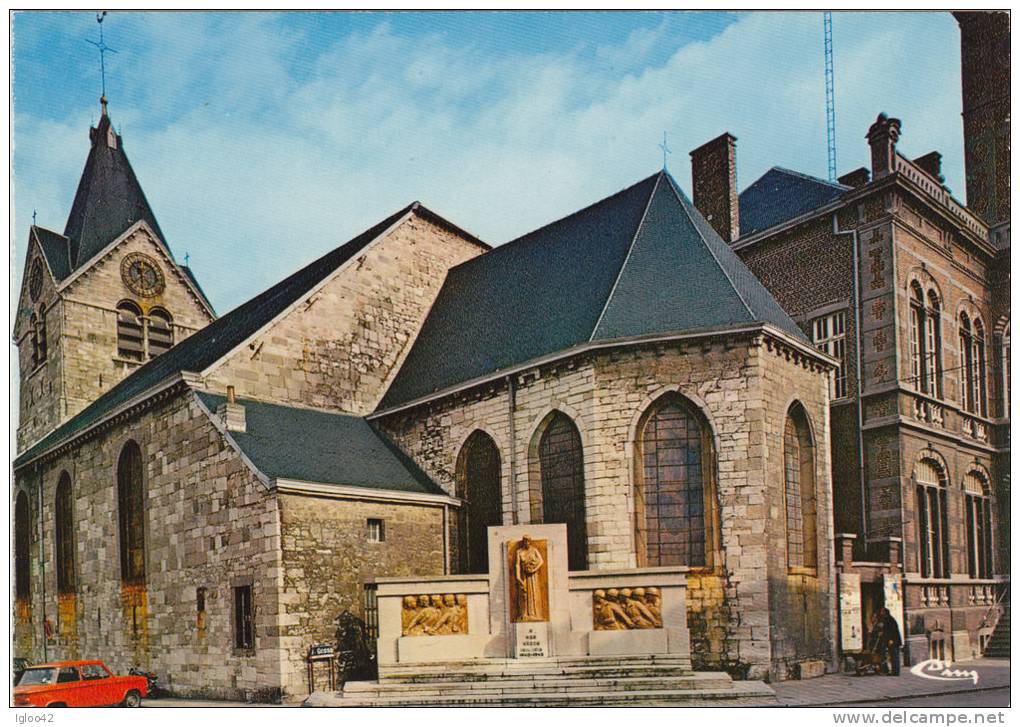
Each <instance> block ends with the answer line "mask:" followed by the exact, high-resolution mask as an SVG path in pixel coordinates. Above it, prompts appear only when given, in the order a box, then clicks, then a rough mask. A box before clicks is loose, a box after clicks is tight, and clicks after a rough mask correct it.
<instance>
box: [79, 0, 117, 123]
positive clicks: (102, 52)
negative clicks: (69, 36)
mask: <svg viewBox="0 0 1020 727" xmlns="http://www.w3.org/2000/svg"><path fill="white" fill-rule="evenodd" d="M105 18H106V11H105V10H104V11H103V12H101V13H96V22H97V23H99V42H98V43H97V42H96V41H94V40H88V39H87V38H86V39H85V42H86V43H91V44H92V45H94V46H95V47H96V48H98V49H99V72H100V74H101V75H102V79H103V98H102V102H103V110H104V112H105V110H106V54H107V53H108V52H109V53H116V52H117V51H115V50H114V49H113V48H111V47H110V46H108V45H107V44H106V42H105V41H104V40H103V20H104V19H105Z"/></svg>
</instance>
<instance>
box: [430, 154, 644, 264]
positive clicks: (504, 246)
mask: <svg viewBox="0 0 1020 727" xmlns="http://www.w3.org/2000/svg"><path fill="white" fill-rule="evenodd" d="M661 173H662V172H661V171H660V172H656V173H655V174H650V175H649V176H647V177H645V178H643V179H640V180H638V181H637V182H634V184H631V185H629V186H627V187H624V188H623V189H621V190H619V191H616V192H613V193H612V194H609V195H606V196H605V197H603V198H602V199H600V200H598V201H597V202H592V203H591V204H589V205H587V206H585V207H582V208H581V209H579V210H576V211H575V212H571V213H570V214H569V215H565V216H563V217H560V218H559V219H556V220H553V221H552V222H547V223H546V224H544V225H541V226H540V227H536V228H535V229H533V230H531V231H530V232H526V233H524V234H523V235H518V236H517V237H515V238H513V239H511V240H507V241H506V242H504V243H501V244H499V245H495V246H493V247H492V248H491V249H490V250H489V252H487V253H485V254H484V255H478V256H477V257H473V258H471V259H470V260H465V261H464V262H462V263H459V264H458V265H454V266H453V267H452V268H450V271H451V272H452V271H454V270H458V269H460V268H464V267H468V266H470V265H471V264H472V263H478V261H480V260H481V259H482V258H483V257H488V256H490V255H494V254H497V253H505V251H507V250H512V249H513V247H514V246H515V245H518V244H524V243H526V242H530V241H531V240H533V239H535V238H536V236H537V235H538V234H539V233H542V232H545V231H547V230H548V228H550V227H554V226H556V225H560V224H566V223H569V222H570V221H572V220H573V219H574V218H576V217H579V216H581V215H583V214H585V213H587V212H590V211H591V210H592V209H593V208H595V207H598V206H599V205H601V204H604V203H606V202H608V201H610V200H612V199H615V198H617V197H622V196H623V195H625V194H627V193H628V192H630V191H631V190H633V189H634V188H635V187H639V186H641V185H642V184H647V183H648V181H649V180H651V179H653V178H654V177H656V176H658V175H659V174H661ZM648 196H649V199H651V193H649V195H648ZM528 238H531V239H528Z"/></svg>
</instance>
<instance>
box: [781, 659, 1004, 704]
mask: <svg viewBox="0 0 1020 727" xmlns="http://www.w3.org/2000/svg"><path fill="white" fill-rule="evenodd" d="M953 667H954V668H956V669H967V670H974V671H976V672H977V673H978V683H977V684H974V683H972V682H971V681H958V682H947V681H938V680H935V679H926V678H924V677H919V676H916V675H914V674H911V673H910V670H909V669H907V668H904V669H903V670H902V671H901V672H900V675H899V676H898V677H887V676H867V677H858V676H853V675H849V674H826V675H825V676H823V677H819V678H817V679H808V680H806V681H796V680H795V681H788V682H781V683H779V684H776V685H774V689H775V690H776V697H777V698H778V699H779V703H780V705H782V706H788V707H793V706H799V707H806V706H825V705H830V704H860V705H861V706H865V705H872V706H874V705H879V706H886V705H891V704H899V703H900V702H901V701H903V700H910V701H914V700H917V701H918V702H919V703H918V704H917V705H910V706H922V705H921V704H920V702H921V701H923V700H924V699H926V698H929V697H926V696H925V695H944V694H950V695H954V694H957V695H958V694H959V693H961V692H973V694H972V695H968V696H967V698H966V699H967V700H968V701H971V700H973V701H975V702H976V703H977V704H975V705H974V706H979V705H980V706H984V705H981V702H980V700H981V697H980V695H982V694H985V695H989V697H988V698H989V699H992V698H996V695H997V694H998V693H999V691H1000V690H1005V691H1006V692H1007V695H1006V696H1007V698H1008V687H1009V684H1010V678H1009V660H1007V659H978V660H976V661H968V662H961V663H959V664H954V665H953ZM990 689H992V690H994V693H993V692H992V691H989V690H990ZM977 690H980V691H977ZM939 698H940V699H941V697H939ZM947 699H948V700H949V703H946V704H944V705H942V706H962V705H955V704H954V703H952V701H951V700H952V699H953V697H952V696H949V697H947ZM932 706H934V705H932Z"/></svg>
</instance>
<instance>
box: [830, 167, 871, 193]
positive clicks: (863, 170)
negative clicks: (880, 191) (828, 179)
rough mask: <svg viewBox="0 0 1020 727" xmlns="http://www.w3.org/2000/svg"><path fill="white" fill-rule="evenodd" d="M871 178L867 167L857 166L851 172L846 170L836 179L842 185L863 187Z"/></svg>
mask: <svg viewBox="0 0 1020 727" xmlns="http://www.w3.org/2000/svg"><path fill="white" fill-rule="evenodd" d="M869 179H871V172H869V171H868V168H867V167H858V168H857V169H855V170H853V171H852V172H847V173H846V174H844V175H843V176H842V177H840V178H839V179H837V180H836V181H837V182H839V183H840V184H842V185H843V186H844V187H853V188H854V189H856V188H857V187H863V186H864V185H865V184H867V183H868V180H869Z"/></svg>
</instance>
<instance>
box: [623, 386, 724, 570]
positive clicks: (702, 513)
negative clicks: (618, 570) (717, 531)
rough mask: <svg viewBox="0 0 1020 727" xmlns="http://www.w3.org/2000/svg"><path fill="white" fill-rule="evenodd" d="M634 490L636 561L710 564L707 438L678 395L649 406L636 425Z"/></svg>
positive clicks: (710, 467) (710, 455) (709, 455)
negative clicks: (639, 423) (635, 483)
mask: <svg viewBox="0 0 1020 727" xmlns="http://www.w3.org/2000/svg"><path fill="white" fill-rule="evenodd" d="M637 445H638V447H637V450H638V451H637V458H636V459H637V462H636V465H637V472H636V482H637V487H636V488H635V502H634V510H635V530H636V537H635V541H636V548H637V555H638V561H639V564H640V565H648V566H659V565H686V566H691V567H704V566H710V565H712V562H711V560H712V559H711V555H712V548H713V545H712V544H713V542H714V537H713V518H714V514H713V513H714V507H713V506H712V505H713V502H714V499H713V497H714V496H713V494H712V473H713V471H714V455H713V453H712V440H711V437H710V436H709V433H708V427H707V426H706V425H705V423H704V420H703V418H702V417H701V415H700V413H699V412H698V411H697V410H696V409H695V408H694V407H693V406H692V405H691V404H690V403H689V402H688V401H687V400H686V399H684V398H683V397H681V396H680V395H678V394H666V395H665V396H663V397H662V398H660V399H659V400H657V401H656V402H655V403H653V404H652V406H651V407H650V408H649V410H648V412H647V413H646V414H645V415H644V421H643V422H642V423H641V425H640V426H639V429H638V441H637Z"/></svg>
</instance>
